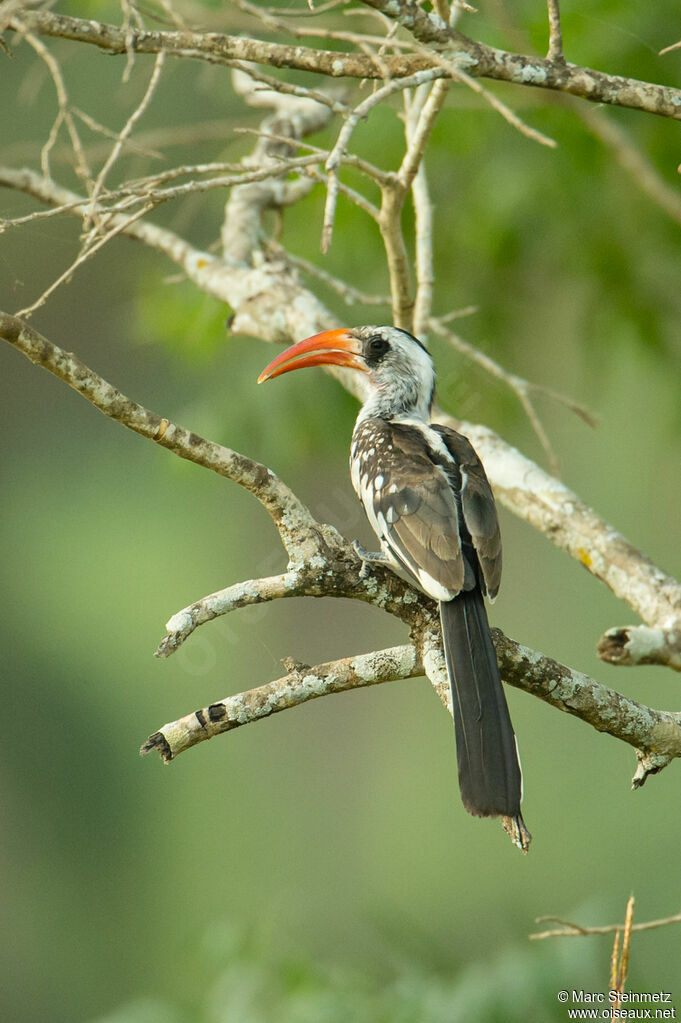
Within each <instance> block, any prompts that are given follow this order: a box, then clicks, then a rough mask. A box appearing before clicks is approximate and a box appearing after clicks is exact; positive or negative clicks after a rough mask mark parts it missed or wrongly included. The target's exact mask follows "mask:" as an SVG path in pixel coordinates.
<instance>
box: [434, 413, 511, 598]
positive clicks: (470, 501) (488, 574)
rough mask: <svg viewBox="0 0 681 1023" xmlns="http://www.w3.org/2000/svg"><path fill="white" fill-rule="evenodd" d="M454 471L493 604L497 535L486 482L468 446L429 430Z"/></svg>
mask: <svg viewBox="0 0 681 1023" xmlns="http://www.w3.org/2000/svg"><path fill="white" fill-rule="evenodd" d="M433 430H435V431H436V433H438V434H439V435H440V436H441V437H442V440H443V441H444V443H445V446H446V447H447V450H448V451H449V453H450V455H451V456H452V459H453V460H454V462H455V463H456V465H457V467H458V473H459V478H460V486H461V509H462V512H463V518H464V522H465V525H466V529H467V530H468V533H469V534H470V537H471V541H472V543H473V546H474V548H475V552H476V554H477V556H478V562H479V564H480V569H481V571H482V576H483V579H484V581H485V586H486V589H487V593H488V595H489V597H490V598H491V599H492V600H494V598H495V597H496V595H497V593H498V592H499V584H500V582H501V533H500V532H499V519H498V518H497V508H496V504H495V503H494V495H493V493H492V488H491V487H490V485H489V480H488V479H487V475H486V473H485V470H484V468H483V465H482V462H481V461H480V459H479V458H478V456H477V454H476V452H475V449H474V447H473V445H472V444H471V442H470V441H469V440H468V439H467V438H466V437H464V436H462V434H460V433H457V432H456V430H451V429H450V428H449V427H447V426H433Z"/></svg>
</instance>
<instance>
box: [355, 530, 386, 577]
mask: <svg viewBox="0 0 681 1023" xmlns="http://www.w3.org/2000/svg"><path fill="white" fill-rule="evenodd" d="M352 549H353V551H354V552H355V554H356V555H357V557H358V558H359V559H360V561H361V562H362V567H361V569H360V573H359V577H360V579H366V577H367V573H368V571H369V568H370V566H371V565H389V564H390V561H389V559H388V558H387V557H386V556H385V554H384V553H383V552H382V551H366V550H365V549H364V548H363V547H362V545H361V543H360V542H359V541H358V540H353V541H352Z"/></svg>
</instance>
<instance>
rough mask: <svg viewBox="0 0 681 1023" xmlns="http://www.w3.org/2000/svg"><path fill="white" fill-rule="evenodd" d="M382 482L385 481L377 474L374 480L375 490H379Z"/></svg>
mask: <svg viewBox="0 0 681 1023" xmlns="http://www.w3.org/2000/svg"><path fill="white" fill-rule="evenodd" d="M384 482H385V480H384V478H383V476H382V475H381V474H380V473H379V475H378V476H377V477H376V479H375V480H374V487H375V489H376V490H380V489H381V487H382V486H383V484H384Z"/></svg>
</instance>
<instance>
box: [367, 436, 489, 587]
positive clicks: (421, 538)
mask: <svg viewBox="0 0 681 1023" xmlns="http://www.w3.org/2000/svg"><path fill="white" fill-rule="evenodd" d="M431 440H432V441H434V444H435V450H433V449H432V447H431V444H430V443H429V440H428V428H426V430H425V432H424V430H422V429H421V428H420V427H418V426H412V425H407V424H404V423H396V422H391V421H388V420H384V419H378V418H376V419H374V418H372V419H368V420H365V422H364V423H362V424H360V426H359V427H358V428H357V430H356V431H355V435H354V438H353V447H352V456H351V467H352V477H353V484H354V486H355V489H356V491H357V493H358V494H359V496H360V498H361V500H362V503H363V505H364V508H365V510H366V512H367V516H368V518H369V521H370V522H371V525H372V526H373V528H374V530H375V532H376V533H377V535H378V537H379V538H380V540H381V542H382V545H383V547H384V550H386V553H388V554H389V555H390V556H391V557H392V558H393V559H394V561H395V562H396V563H397V564H398V565H399V566H400V567H401V568H402V569H403V570H404V571H406V573H407V574H408V575H409V576H410V577H411V578H412V579H414V581H415V582H416V583H417V584H418V585H419V586H420V588H421V589H423V590H424V591H425V592H426V593H428V594H430V596H432V597H435V598H436V599H437V600H451V599H452V597H454V596H456V594H457V593H460V592H461V590H463V589H472V588H473V587H474V586H475V585H476V583H477V572H476V570H475V569H476V566H475V564H474V562H475V555H474V554H472V551H470V548H469V556H466V553H465V548H466V547H469V545H468V543H467V542H466V541H467V540H468V537H467V535H466V532H467V531H466V530H465V528H464V529H463V531H462V521H461V519H462V514H461V504H460V499H459V496H458V494H459V490H460V482H457V480H456V475H457V471H458V470H457V466H456V464H455V462H454V459H453V456H449V455H448V448H446V447H443V445H442V444H441V443H440V441H439V438H438V437H437V436H435V437H431ZM438 449H439V450H438ZM450 463H451V464H450ZM462 535H463V539H464V546H463V547H462ZM471 555H472V558H471Z"/></svg>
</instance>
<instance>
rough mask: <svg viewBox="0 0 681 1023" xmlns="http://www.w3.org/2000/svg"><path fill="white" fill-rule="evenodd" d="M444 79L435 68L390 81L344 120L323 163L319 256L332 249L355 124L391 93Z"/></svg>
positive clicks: (442, 72) (440, 72)
mask: <svg viewBox="0 0 681 1023" xmlns="http://www.w3.org/2000/svg"><path fill="white" fill-rule="evenodd" d="M443 75H444V70H440V69H439V68H437V69H431V70H430V71H419V72H417V73H416V74H415V75H410V76H408V77H407V78H400V79H393V80H392V81H389V82H386V84H385V85H383V86H381V88H379V89H377V90H376V91H375V92H374V93H372V94H371V96H368V97H367V98H366V99H365V100H363V102H362V103H360V104H359V105H358V106H357V107H355V109H354V110H352V111H351V112H350V113H349V114H348V115H347V116H346V118H345V122H344V124H343V127H342V128H341V130H340V132H339V134H338V138H337V140H336V143H335V145H334V147H333V149H332V150H331V152H330V153H329V156H328V158H327V161H326V172H327V174H328V186H327V198H326V205H325V207H324V221H323V224H322V244H321V247H322V252H328V249H329V246H330V245H331V237H332V235H333V223H334V219H335V215H336V204H337V201H338V194H339V188H338V168H339V167H340V166H341V163H342V162H343V157H344V156H345V154H346V153H347V147H348V143H349V141H350V138H351V136H352V133H353V131H354V130H355V128H356V127H357V125H358V123H359V122H360V121H361V120H362V119H363V118H366V117H368V116H369V113H370V111H371V110H372V109H373V108H374V107H375V106H377V105H379V104H380V103H382V102H383V101H384V100H386V99H387V98H388V97H389V96H391V95H393V94H394V93H396V92H400V91H401V90H402V89H408V88H411V87H412V86H416V85H421V84H422V83H423V82H426V81H432V79H433V78H441V77H442V76H443Z"/></svg>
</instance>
